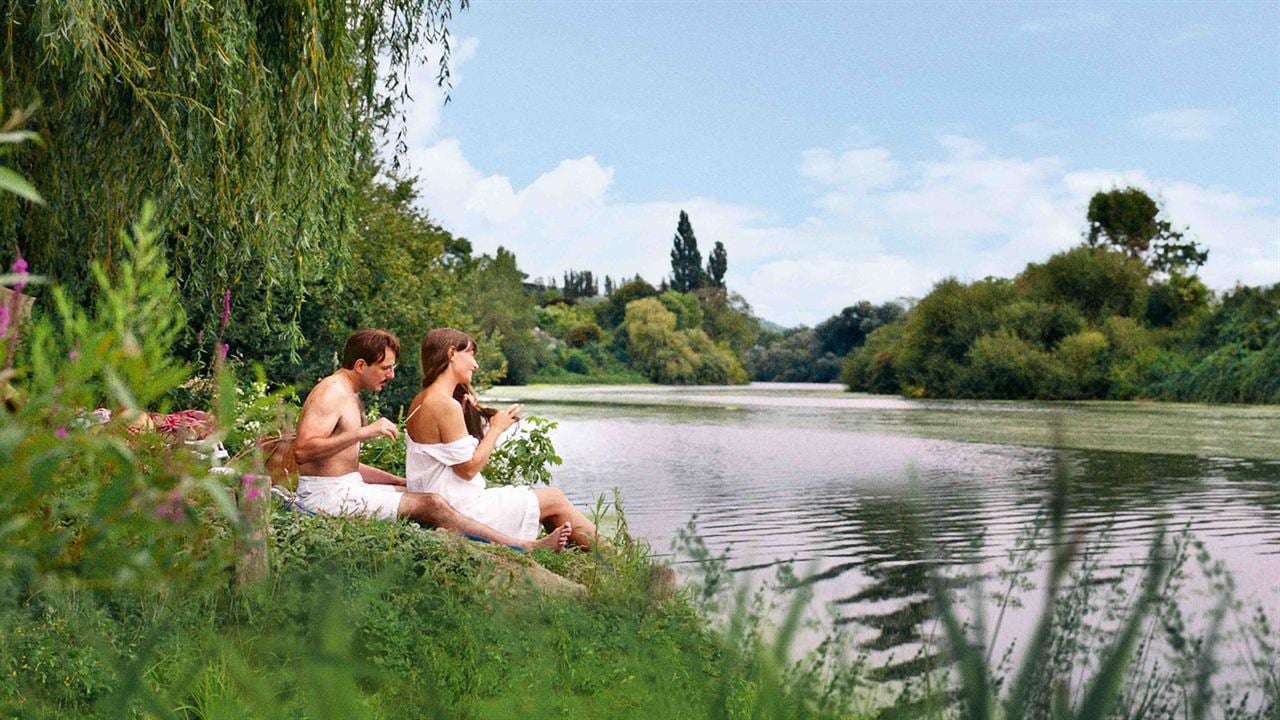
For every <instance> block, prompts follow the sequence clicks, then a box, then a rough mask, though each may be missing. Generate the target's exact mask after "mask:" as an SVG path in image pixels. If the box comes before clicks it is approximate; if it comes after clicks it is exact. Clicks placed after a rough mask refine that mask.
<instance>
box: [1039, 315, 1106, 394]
mask: <svg viewBox="0 0 1280 720" xmlns="http://www.w3.org/2000/svg"><path fill="white" fill-rule="evenodd" d="M1110 350H1111V346H1110V343H1109V342H1108V341H1107V336H1106V335H1104V334H1103V333H1101V332H1099V331H1097V330H1084V331H1081V332H1078V333H1075V334H1074V335H1068V336H1067V337H1065V338H1063V339H1062V342H1061V343H1059V344H1058V347H1057V348H1056V349H1055V350H1054V353H1053V361H1054V366H1055V370H1056V371H1057V373H1056V374H1057V380H1058V383H1059V388H1058V389H1057V390H1056V392H1055V391H1050V392H1054V394H1055V395H1056V397H1059V398H1064V399H1069V400H1077V399H1089V398H1097V397H1107V396H1108V394H1109V392H1110V386H1111V381H1110V378H1109V377H1108V368H1109V364H1110V362H1111V357H1110Z"/></svg>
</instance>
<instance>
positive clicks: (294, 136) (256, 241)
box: [0, 0, 454, 350]
mask: <svg viewBox="0 0 1280 720" xmlns="http://www.w3.org/2000/svg"><path fill="white" fill-rule="evenodd" d="M6 7H7V10H6V11H5V27H6V28H7V32H8V35H7V37H8V40H9V41H8V42H6V43H5V45H4V49H3V51H0V55H2V57H0V61H2V62H0V67H2V68H3V73H4V77H3V93H4V97H3V102H4V104H5V105H7V106H25V105H27V104H29V103H31V102H34V101H41V102H42V107H43V109H42V110H41V111H40V112H39V113H38V114H37V115H35V116H34V118H33V120H34V122H35V125H34V127H33V130H35V131H36V132H38V133H39V134H40V135H41V136H42V137H44V138H45V139H46V140H47V141H48V145H47V148H46V150H45V151H44V152H42V153H39V154H31V155H26V156H22V157H20V158H19V166H18V170H19V172H20V174H22V175H25V176H26V177H28V178H30V179H31V180H32V181H33V182H34V184H35V186H37V187H40V188H41V189H42V193H43V195H44V196H45V198H46V199H47V200H48V202H49V207H50V211H49V212H46V211H43V210H41V209H39V208H35V207H33V206H31V205H28V204H23V203H18V202H16V201H15V200H11V199H4V198H0V222H2V223H3V225H4V226H5V227H6V228H7V229H9V231H10V232H12V233H13V237H15V238H16V239H17V242H18V244H20V245H21V247H22V248H23V249H24V251H25V252H26V253H27V255H28V257H29V259H30V260H31V261H32V263H33V264H34V265H36V266H37V267H43V268H47V270H48V272H49V273H50V274H51V275H52V276H53V277H54V278H55V279H58V280H60V281H61V282H62V283H63V285H64V287H66V288H67V291H68V292H69V293H71V300H73V301H75V302H86V301H87V300H88V299H89V298H88V295H89V293H90V291H91V289H92V288H91V285H90V284H89V283H87V282H85V280H86V278H88V277H90V267H89V266H90V263H91V262H94V261H97V262H100V263H101V264H102V265H103V266H104V267H105V268H106V269H107V270H111V269H113V267H114V264H115V263H116V262H117V261H118V260H119V259H120V258H121V257H123V256H125V255H126V254H127V251H125V250H123V248H122V247H121V245H120V243H119V241H118V240H117V239H116V237H115V236H114V234H113V229H114V228H118V227H121V226H122V225H124V224H125V220H126V219H127V218H128V217H129V216H130V215H131V214H132V213H133V212H134V211H135V209H136V207H137V204H138V200H137V198H138V197H139V196H147V197H151V198H154V199H155V200H156V201H157V206H158V207H159V208H161V211H160V212H161V215H160V216H159V217H158V220H160V221H161V223H162V224H163V225H164V227H165V228H166V230H167V234H166V236H165V243H164V247H165V251H166V254H167V255H168V257H169V258H170V261H171V263H172V270H173V273H174V276H175V279H176V280H177V281H178V282H177V284H176V289H177V290H178V294H177V295H175V297H177V298H179V299H180V300H181V302H182V305H183V307H184V308H185V309H186V311H187V314H188V316H189V317H190V318H191V321H192V322H191V326H190V330H189V334H188V335H187V336H186V337H185V338H184V345H186V346H187V347H188V348H190V349H194V347H195V346H196V345H198V343H197V342H196V337H197V334H198V333H199V332H200V331H204V333H205V334H206V335H212V334H215V333H216V332H217V331H218V328H219V318H220V311H221V300H222V297H223V294H224V291H225V290H227V289H230V290H232V293H233V298H234V299H233V302H234V304H235V315H236V317H237V318H239V320H240V322H241V323H243V324H244V325H246V326H249V327H252V328H253V332H255V333H257V334H259V335H261V336H264V337H265V336H276V335H278V336H280V337H281V340H282V342H283V344H284V345H285V347H287V348H289V349H291V350H292V349H296V348H299V347H301V346H302V345H303V344H304V339H303V335H302V332H301V330H300V328H301V314H302V305H303V301H304V299H305V298H307V296H308V295H309V293H310V292H311V291H312V290H314V289H317V288H319V287H321V286H323V285H326V284H331V285H333V286H336V287H341V286H342V284H343V281H344V268H345V266H346V262H347V259H348V253H347V248H348V247H349V246H350V243H351V242H352V240H353V239H354V237H355V232H356V228H355V227H354V225H353V219H354V213H353V204H354V201H355V195H356V194H357V193H358V191H359V188H360V186H361V183H362V182H364V181H365V178H366V174H365V173H364V172H361V169H362V168H365V167H367V165H368V163H369V162H370V159H371V158H372V157H373V155H374V152H375V149H376V148H375V134H376V133H377V132H378V129H379V128H387V127H389V125H390V123H391V121H392V119H393V115H394V113H395V112H396V109H397V106H398V103H399V101H401V100H403V99H404V98H405V97H407V93H408V88H407V85H406V84H405V83H404V82H403V78H404V77H406V76H407V75H408V72H407V71H408V66H409V64H410V62H411V61H412V60H413V59H414V58H415V57H416V56H421V55H423V54H424V53H425V52H426V47H427V45H428V44H429V43H431V42H433V41H435V42H437V43H438V45H437V46H438V47H443V48H444V49H445V53H444V56H445V58H447V56H448V47H449V46H448V30H447V25H448V21H449V20H450V19H451V16H452V12H453V7H454V6H453V3H452V2H449V1H448V0H443V1H441V2H430V3H422V2H418V1H417V0H389V1H388V2H378V3H372V4H368V3H348V2H335V1H333V0H329V1H326V2H322V3H318V4H297V3H290V2H279V1H271V2H253V3H248V2H229V3H161V4H157V3H151V2H139V1H137V0H129V1H123V2H63V1H62V0H39V1H37V2H22V3H10V4H8V5H7V6H6ZM380 62H385V63H386V66H388V67H389V68H390V70H391V72H390V74H389V75H387V76H385V77H379V74H378V69H379V63H380ZM443 62H447V61H446V60H445V59H444V58H442V63H443ZM441 72H442V76H441V80H442V81H443V80H444V79H445V78H446V77H447V64H442V66H441Z"/></svg>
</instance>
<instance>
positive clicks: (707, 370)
mask: <svg viewBox="0 0 1280 720" xmlns="http://www.w3.org/2000/svg"><path fill="white" fill-rule="evenodd" d="M624 330H625V332H626V334H627V340H628V345H627V347H628V353H629V355H630V358H631V364H632V367H634V368H636V369H637V370H639V371H640V372H642V373H644V374H645V375H646V376H647V377H648V378H649V379H650V380H652V381H654V382H657V383H663V384H674V385H694V384H724V383H743V382H746V380H747V374H746V371H745V370H743V369H742V365H741V364H739V363H738V360H737V358H736V357H734V355H733V353H732V352H731V351H730V350H729V349H728V348H726V347H722V346H719V345H716V344H714V343H713V342H712V341H711V339H710V338H708V337H707V334H706V333H704V332H703V331H702V330H701V329H688V330H677V329H676V316H675V315H674V314H672V313H671V312H670V311H669V310H667V309H666V308H665V307H664V306H663V304H662V303H661V302H659V301H658V300H657V299H654V298H645V299H643V300H635V301H633V302H631V303H629V304H628V305H627V314H626V321H625V323H624Z"/></svg>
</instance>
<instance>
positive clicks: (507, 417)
mask: <svg viewBox="0 0 1280 720" xmlns="http://www.w3.org/2000/svg"><path fill="white" fill-rule="evenodd" d="M523 414H524V405H521V404H520V403H516V404H515V405H512V406H511V407H509V408H507V409H506V410H499V411H498V412H496V413H494V414H493V417H491V418H489V429H490V430H493V431H494V432H496V433H504V432H506V431H507V428H509V427H511V426H512V425H515V424H516V423H517V422H519V421H520V417H521V416H522V415H523Z"/></svg>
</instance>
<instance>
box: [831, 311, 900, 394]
mask: <svg viewBox="0 0 1280 720" xmlns="http://www.w3.org/2000/svg"><path fill="white" fill-rule="evenodd" d="M904 330H905V325H904V324H903V323H900V322H898V323H893V324H890V325H882V326H881V327H878V328H876V329H875V330H872V331H871V333H870V334H868V335H867V341H866V343H865V344H864V345H863V346H862V347H860V348H858V349H856V350H854V351H853V352H851V353H849V355H848V356H846V357H845V360H844V364H843V365H842V367H841V369H840V382H842V383H844V384H845V385H847V386H848V387H849V389H850V390H854V391H862V392H870V393H881V394H890V393H898V392H902V385H901V383H899V382H898V373H897V355H896V354H895V353H896V352H897V350H898V348H899V347H900V343H901V342H902V333H903V332H904Z"/></svg>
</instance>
